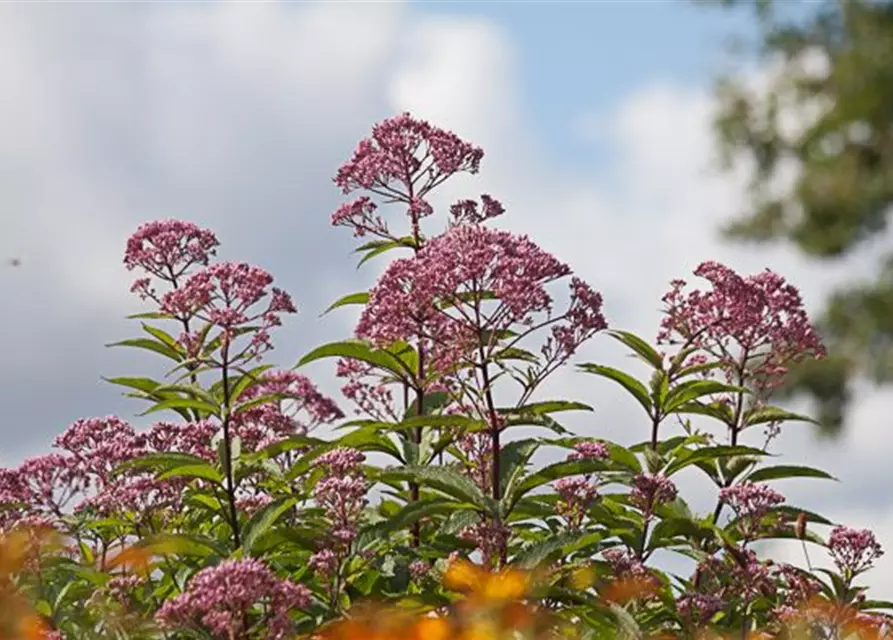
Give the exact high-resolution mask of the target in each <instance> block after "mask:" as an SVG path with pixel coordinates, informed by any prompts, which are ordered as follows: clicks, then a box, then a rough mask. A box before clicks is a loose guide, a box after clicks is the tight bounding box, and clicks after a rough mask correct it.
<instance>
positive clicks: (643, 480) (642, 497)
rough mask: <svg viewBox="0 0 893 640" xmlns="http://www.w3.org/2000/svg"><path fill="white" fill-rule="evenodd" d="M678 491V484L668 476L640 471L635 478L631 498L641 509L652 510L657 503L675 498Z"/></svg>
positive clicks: (664, 502)
mask: <svg viewBox="0 0 893 640" xmlns="http://www.w3.org/2000/svg"><path fill="white" fill-rule="evenodd" d="M676 493H677V490H676V485H675V484H673V481H672V480H670V479H669V478H668V477H666V476H664V475H661V474H648V473H639V474H637V475H636V476H635V477H634V478H633V490H632V494H631V496H630V499H631V501H632V503H633V504H635V505H636V506H637V507H639V508H640V509H642V510H644V511H648V512H651V511H652V510H653V509H654V507H656V506H657V505H661V504H666V503H668V502H672V501H673V500H675V499H676Z"/></svg>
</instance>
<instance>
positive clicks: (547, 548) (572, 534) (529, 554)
mask: <svg viewBox="0 0 893 640" xmlns="http://www.w3.org/2000/svg"><path fill="white" fill-rule="evenodd" d="M588 535H589V534H587V533H586V532H583V531H564V532H562V533H559V534H558V535H554V536H549V537H548V538H545V539H543V540H537V541H536V542H533V543H531V544H527V545H524V546H523V547H521V549H520V550H519V551H518V553H517V554H515V556H514V557H513V558H512V564H513V565H518V566H520V567H521V568H522V569H533V568H535V567H538V566H539V565H541V564H542V563H544V562H546V561H547V560H549V559H550V558H551V557H553V556H557V555H558V554H559V552H560V551H562V550H563V549H564V547H565V546H566V545H568V544H570V543H572V542H575V541H577V540H579V539H581V538H583V537H585V536H588ZM562 555H563V554H562Z"/></svg>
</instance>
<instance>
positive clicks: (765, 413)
mask: <svg viewBox="0 0 893 640" xmlns="http://www.w3.org/2000/svg"><path fill="white" fill-rule="evenodd" d="M767 422H809V423H810V424H814V425H817V426H821V423H820V422H818V421H817V420H813V419H812V418H810V417H809V416H803V415H800V414H799V413H794V412H792V411H787V410H785V409H782V408H780V407H762V408H760V409H757V410H756V411H754V412H753V413H750V414H748V416H747V418H746V420H745V422H744V423H745V425H747V426H748V427H750V426H753V425H756V424H766V423H767Z"/></svg>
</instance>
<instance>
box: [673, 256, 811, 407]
mask: <svg viewBox="0 0 893 640" xmlns="http://www.w3.org/2000/svg"><path fill="white" fill-rule="evenodd" d="M694 273H695V275H696V276H698V277H702V278H704V279H706V280H707V281H708V282H710V284H711V285H712V287H713V288H712V290H711V291H706V292H705V291H700V290H695V291H692V292H690V293H688V294H687V295H685V294H683V292H682V290H683V288H684V287H685V284H686V283H685V281H683V280H674V281H673V282H672V283H671V284H672V288H671V290H670V292H669V293H667V294H666V295H665V296H664V302H665V303H666V311H665V317H664V319H663V321H662V322H661V331H660V333H659V334H658V342H659V343H667V344H680V343H685V344H689V345H691V346H694V347H697V348H700V349H702V350H703V351H704V352H706V353H708V354H710V355H711V356H713V357H714V358H717V359H718V360H719V361H720V362H721V363H723V365H724V368H725V370H726V373H727V375H728V376H729V377H730V378H732V374H733V373H735V374H737V373H740V369H741V368H742V367H744V368H746V370H747V372H748V373H747V375H748V378H749V379H750V380H752V381H753V383H754V384H756V385H758V386H759V388H761V389H766V390H769V389H772V388H774V387H776V386H777V385H779V384H780V383H781V381H782V380H783V377H784V375H785V373H786V372H787V369H786V366H787V365H788V364H791V363H794V362H798V361H800V360H802V359H804V358H806V357H807V356H809V355H813V356H815V357H822V356H823V355H824V348H823V346H822V342H821V339H820V338H819V336H818V334H817V333H816V331H815V329H814V328H813V326H812V325H811V324H810V322H809V318H808V317H807V315H806V311H805V310H804V309H803V302H802V300H801V298H800V294H799V292H798V291H797V289H796V288H795V287H793V286H792V285H790V284H787V282H786V281H785V279H784V278H782V277H781V276H779V275H778V274H776V273H773V272H771V271H768V270H767V271H764V272H762V273H759V274H756V275H752V276H746V277H744V276H741V275H739V274H737V273H735V272H734V271H733V270H731V269H729V268H728V267H726V266H723V265H721V264H718V263H716V262H705V263H703V264H701V265H700V266H699V267H698V268H697V269H696V270H695V272H694Z"/></svg>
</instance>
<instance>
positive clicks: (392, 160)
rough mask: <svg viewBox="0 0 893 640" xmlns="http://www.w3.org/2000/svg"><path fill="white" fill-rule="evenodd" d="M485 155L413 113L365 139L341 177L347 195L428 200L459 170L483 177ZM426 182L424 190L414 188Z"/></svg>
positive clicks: (386, 123) (337, 180) (377, 127)
mask: <svg viewBox="0 0 893 640" xmlns="http://www.w3.org/2000/svg"><path fill="white" fill-rule="evenodd" d="M483 157H484V152H483V151H482V150H481V149H480V148H478V147H475V146H473V145H471V144H469V143H467V142H465V141H463V140H462V139H460V138H459V137H458V136H456V135H455V134H453V133H451V132H449V131H444V130H443V129H439V128H437V127H435V126H432V125H431V124H429V123H427V122H425V121H424V120H416V119H415V118H413V117H412V116H411V115H410V114H409V113H403V114H401V115H399V116H396V117H393V118H388V119H387V120H383V121H382V122H380V123H378V124H376V125H375V126H374V127H373V128H372V137H371V138H365V139H363V140H361V141H360V144H359V146H358V147H357V150H356V151H355V152H354V154H353V157H352V158H351V159H350V161H348V162H346V163H345V164H343V165H342V166H341V167H340V168H339V169H338V173H337V174H336V176H335V184H336V185H338V186H339V187H341V189H342V190H343V191H344V193H350V192H351V191H354V190H355V189H370V188H372V187H379V188H387V189H390V190H392V191H396V192H397V193H399V194H401V195H403V196H404V197H408V194H409V193H413V192H415V193H417V194H418V195H419V196H423V195H424V194H425V193H426V192H427V191H428V190H430V189H431V188H432V187H433V186H434V185H436V184H439V183H440V182H442V181H443V180H444V179H445V178H446V177H448V176H450V175H453V174H455V173H458V172H468V173H477V171H478V168H479V167H480V163H481V158H483ZM420 177H423V178H425V179H424V180H423V181H422V185H421V186H420V188H419V187H418V186H417V185H416V184H414V183H417V182H418V181H419V178H420Z"/></svg>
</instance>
